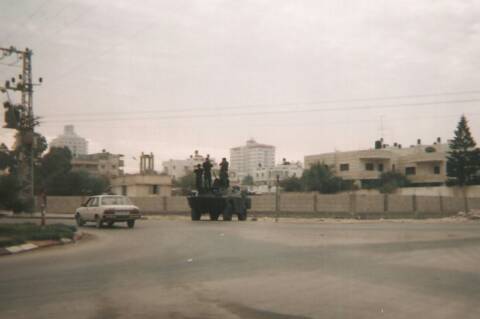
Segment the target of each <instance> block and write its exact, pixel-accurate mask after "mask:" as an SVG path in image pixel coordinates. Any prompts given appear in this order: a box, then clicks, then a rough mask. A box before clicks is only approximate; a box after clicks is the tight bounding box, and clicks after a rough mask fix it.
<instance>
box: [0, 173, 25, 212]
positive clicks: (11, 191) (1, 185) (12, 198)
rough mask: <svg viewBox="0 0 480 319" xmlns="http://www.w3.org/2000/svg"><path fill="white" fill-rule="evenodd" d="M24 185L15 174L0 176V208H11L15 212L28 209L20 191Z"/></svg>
mask: <svg viewBox="0 0 480 319" xmlns="http://www.w3.org/2000/svg"><path fill="white" fill-rule="evenodd" d="M21 189H22V187H21V185H20V181H19V180H18V177H17V176H16V175H14V174H9V175H2V176H0V209H11V210H13V211H14V212H15V213H17V212H21V211H23V210H25V209H26V206H27V203H25V202H23V201H22V200H21V199H20V197H19V193H20V191H21Z"/></svg>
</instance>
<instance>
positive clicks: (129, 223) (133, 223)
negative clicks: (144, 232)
mask: <svg viewBox="0 0 480 319" xmlns="http://www.w3.org/2000/svg"><path fill="white" fill-rule="evenodd" d="M127 226H128V228H133V227H134V226H135V220H134V219H133V220H127Z"/></svg>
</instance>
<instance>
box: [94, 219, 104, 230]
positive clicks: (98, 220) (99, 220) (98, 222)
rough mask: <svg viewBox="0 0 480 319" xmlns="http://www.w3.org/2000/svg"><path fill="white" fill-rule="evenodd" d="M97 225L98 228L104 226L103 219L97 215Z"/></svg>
mask: <svg viewBox="0 0 480 319" xmlns="http://www.w3.org/2000/svg"><path fill="white" fill-rule="evenodd" d="M95 225H96V226H97V228H102V226H103V221H102V219H101V218H100V217H99V216H95Z"/></svg>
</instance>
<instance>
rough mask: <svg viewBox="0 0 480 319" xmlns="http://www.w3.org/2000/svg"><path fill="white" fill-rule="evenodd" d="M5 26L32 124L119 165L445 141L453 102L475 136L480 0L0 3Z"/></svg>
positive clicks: (1, 73) (479, 136)
mask: <svg viewBox="0 0 480 319" xmlns="http://www.w3.org/2000/svg"><path fill="white" fill-rule="evenodd" d="M0 30H2V31H1V32H0V46H2V47H7V46H10V45H14V46H16V47H18V48H24V47H29V48H31V49H33V51H34V57H33V70H34V76H36V77H38V76H42V77H43V78H44V84H43V85H42V86H41V87H39V88H38V89H37V91H36V92H35V95H34V107H35V113H36V115H39V116H42V125H41V126H40V127H39V131H40V132H41V133H42V134H44V135H45V136H46V137H47V138H48V139H49V140H50V139H51V138H53V137H55V136H57V135H58V134H60V133H61V132H62V130H63V125H65V124H74V125H75V128H76V131H77V133H78V134H79V135H81V136H83V137H85V138H87V139H88V140H89V142H90V151H92V152H94V151H100V150H101V149H103V148H105V149H107V150H108V151H110V152H113V153H122V154H125V157H126V164H127V170H129V171H134V170H135V169H136V168H137V163H136V162H135V161H134V160H133V159H132V157H133V156H137V157H138V154H139V153H140V152H142V151H145V152H153V153H154V154H155V155H156V165H157V168H160V163H161V161H162V160H166V159H169V158H186V157H187V156H188V155H189V154H191V153H192V152H193V150H195V149H198V150H200V152H201V153H210V154H211V156H213V157H216V158H220V157H222V156H228V153H229V148H230V147H233V146H239V145H242V144H244V143H245V141H246V140H247V139H249V138H251V137H253V138H255V139H256V140H257V141H259V142H262V143H267V144H272V145H275V146H276V147H277V156H276V157H277V161H280V160H281V158H282V157H286V158H288V159H289V160H302V161H303V156H304V155H308V154H316V153H322V152H331V151H334V150H335V149H336V150H350V149H358V148H369V147H371V146H373V141H374V140H375V139H377V138H378V137H379V136H380V135H381V134H382V133H383V136H384V138H385V140H386V141H387V143H390V144H391V143H393V142H399V143H401V144H403V145H406V146H407V145H410V144H414V143H415V141H416V139H417V138H421V139H422V141H424V142H433V140H434V139H435V138H436V137H437V136H440V137H442V138H443V139H444V140H446V139H447V138H451V137H452V135H453V130H454V128H455V126H456V124H457V122H458V120H459V117H460V115H461V114H462V113H464V114H466V115H467V118H468V119H469V123H470V127H471V128H472V132H473V134H474V137H475V138H476V140H477V142H480V109H479V105H480V86H479V83H480V1H459V0H451V1H446V0H443V1H442V0H437V1H431V0H428V1H420V0H412V1H405V0H403V1H378V0H371V1H361V0H351V1H319V0H314V1H301V0H292V1H285V0H269V1H262V0H255V1H240V0H232V1H215V0H199V1H182V0H172V1H160V0H150V1H147V0H142V1H139V0H137V1H131V0H102V1H99V0H43V1H42V0H24V1H23V0H0ZM0 63H1V64H0V81H1V82H3V81H4V80H6V79H8V78H9V77H11V76H14V75H15V74H17V73H18V72H19V71H20V69H19V68H18V67H15V60H12V59H9V58H4V59H2V60H0ZM12 63H13V64H14V66H8V65H6V64H12ZM0 99H1V100H4V99H5V95H4V94H3V95H1V96H0ZM10 135H11V132H10V130H5V129H1V130H0V139H1V140H2V141H3V140H8V137H9V136H10Z"/></svg>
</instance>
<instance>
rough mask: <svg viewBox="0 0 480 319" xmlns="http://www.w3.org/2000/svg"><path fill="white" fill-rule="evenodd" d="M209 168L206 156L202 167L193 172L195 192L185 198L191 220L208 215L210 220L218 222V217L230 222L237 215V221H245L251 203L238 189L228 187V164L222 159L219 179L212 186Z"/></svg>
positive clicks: (208, 160)
mask: <svg viewBox="0 0 480 319" xmlns="http://www.w3.org/2000/svg"><path fill="white" fill-rule="evenodd" d="M202 166H203V167H202ZM211 167H212V165H211V163H210V159H209V156H208V155H207V158H206V160H205V162H204V163H203V165H197V167H196V169H195V171H194V172H195V176H196V187H197V190H196V191H193V192H191V193H190V195H189V196H188V197H187V200H188V205H189V206H190V209H191V216H192V220H200V219H201V217H202V215H203V214H208V215H209V216H210V220H218V218H219V217H220V215H221V216H222V219H223V220H225V221H230V220H232V217H233V215H237V217H238V220H241V221H243V220H246V219H247V210H248V209H250V207H251V201H250V198H248V197H247V196H246V194H245V193H243V192H242V191H241V190H240V188H239V187H230V182H229V180H228V162H227V161H226V159H225V158H223V160H222V162H221V163H220V178H215V180H214V182H213V184H212V185H210V184H211V183H210V182H211V175H210V174H211V172H210V169H211Z"/></svg>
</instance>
